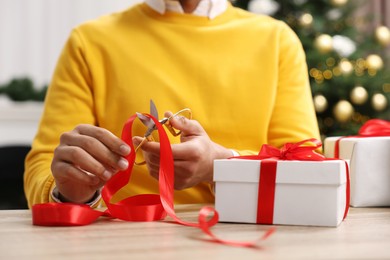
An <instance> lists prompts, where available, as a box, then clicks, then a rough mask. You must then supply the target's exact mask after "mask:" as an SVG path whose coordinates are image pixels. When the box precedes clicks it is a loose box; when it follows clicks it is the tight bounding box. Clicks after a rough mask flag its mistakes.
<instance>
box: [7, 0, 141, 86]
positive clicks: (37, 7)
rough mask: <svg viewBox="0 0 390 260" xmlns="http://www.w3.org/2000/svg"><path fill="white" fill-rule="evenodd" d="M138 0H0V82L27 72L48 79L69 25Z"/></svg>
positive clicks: (37, 80) (37, 79)
mask: <svg viewBox="0 0 390 260" xmlns="http://www.w3.org/2000/svg"><path fill="white" fill-rule="evenodd" d="M139 1H140V0H62V1H58V0H57V1H56V0H0V84H3V83H5V82H7V81H8V80H10V79H11V78H13V77H20V76H29V77H31V78H32V79H33V80H34V82H35V83H36V84H37V85H38V86H43V85H44V84H47V83H48V82H49V81H50V78H51V75H52V73H53V70H54V67H55V64H56V61H57V58H58V56H59V53H60V51H61V49H62V46H63V44H64V42H65V40H66V38H67V37H68V35H69V32H70V30H71V29H72V27H74V26H76V25H77V24H79V23H81V22H83V21H85V20H89V19H92V18H95V17H98V16H100V15H102V14H106V13H110V12H114V11H117V10H121V9H125V8H127V7H129V6H131V5H133V4H135V3H136V2H139Z"/></svg>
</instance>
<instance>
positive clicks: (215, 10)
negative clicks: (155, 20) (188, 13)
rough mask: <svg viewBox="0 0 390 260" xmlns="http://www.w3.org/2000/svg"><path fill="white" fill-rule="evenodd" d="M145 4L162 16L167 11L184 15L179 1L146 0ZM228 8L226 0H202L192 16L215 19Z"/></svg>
mask: <svg viewBox="0 0 390 260" xmlns="http://www.w3.org/2000/svg"><path fill="white" fill-rule="evenodd" d="M145 3H146V4H147V5H148V6H149V7H150V8H152V9H153V10H155V11H156V12H158V13H160V14H164V13H165V12H167V11H170V12H175V13H184V11H183V8H182V7H181V5H180V3H179V1H174V0H145ZM226 8H227V1H226V0H201V1H200V2H199V5H198V6H197V7H196V9H195V10H194V12H193V13H192V14H193V15H197V16H206V17H208V18H209V19H214V18H215V17H217V16H218V15H220V14H222V13H223V12H225V10H226Z"/></svg>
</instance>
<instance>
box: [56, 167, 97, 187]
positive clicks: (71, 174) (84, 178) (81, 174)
mask: <svg viewBox="0 0 390 260" xmlns="http://www.w3.org/2000/svg"><path fill="white" fill-rule="evenodd" d="M52 171H53V173H55V172H61V175H60V176H58V174H57V176H58V179H59V180H60V182H64V181H65V180H70V181H72V182H76V183H79V184H85V185H89V186H98V185H99V183H101V180H100V179H99V178H98V177H97V176H95V175H92V174H88V173H86V172H85V171H82V170H80V169H78V168H77V167H75V166H73V165H72V164H69V163H66V162H57V163H55V164H52Z"/></svg>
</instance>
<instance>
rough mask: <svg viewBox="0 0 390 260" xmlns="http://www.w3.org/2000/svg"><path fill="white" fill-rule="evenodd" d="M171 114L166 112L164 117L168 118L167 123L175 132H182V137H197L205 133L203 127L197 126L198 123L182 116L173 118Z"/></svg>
mask: <svg viewBox="0 0 390 260" xmlns="http://www.w3.org/2000/svg"><path fill="white" fill-rule="evenodd" d="M171 115H172V113H171V112H166V113H165V116H166V117H168V118H170V119H169V123H170V124H171V125H172V126H173V127H174V128H175V129H177V130H180V131H182V135H184V136H191V135H194V136H198V135H202V134H203V133H204V132H205V131H204V129H203V127H202V126H201V125H200V124H199V122H198V121H196V120H192V119H188V118H186V117H184V116H180V115H177V116H173V117H171Z"/></svg>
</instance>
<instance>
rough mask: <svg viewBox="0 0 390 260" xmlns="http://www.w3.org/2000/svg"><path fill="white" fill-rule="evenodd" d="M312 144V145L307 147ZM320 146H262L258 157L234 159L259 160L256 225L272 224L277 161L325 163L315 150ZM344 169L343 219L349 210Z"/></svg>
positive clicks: (348, 185) (348, 188)
mask: <svg viewBox="0 0 390 260" xmlns="http://www.w3.org/2000/svg"><path fill="white" fill-rule="evenodd" d="M307 144H314V145H307ZM321 146H322V143H321V141H319V140H317V139H314V138H312V139H307V140H303V141H301V142H298V143H287V144H285V145H284V146H283V147H282V148H281V149H278V148H275V147H272V146H270V145H267V144H265V145H263V147H262V148H261V150H260V152H259V154H258V155H249V156H239V157H235V158H240V159H250V160H261V167H260V180H259V189H258V190H259V191H258V202H257V220H256V222H257V223H258V224H273V214H274V203H275V189H276V170H277V161H278V160H299V161H325V160H332V159H326V158H325V157H324V156H323V155H322V154H319V153H317V152H316V151H315V150H316V149H318V148H320V147H321ZM345 167H346V179H347V188H346V205H345V211H344V217H343V219H345V218H346V217H347V215H348V210H349V197H350V182H349V169H348V164H347V162H345Z"/></svg>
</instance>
